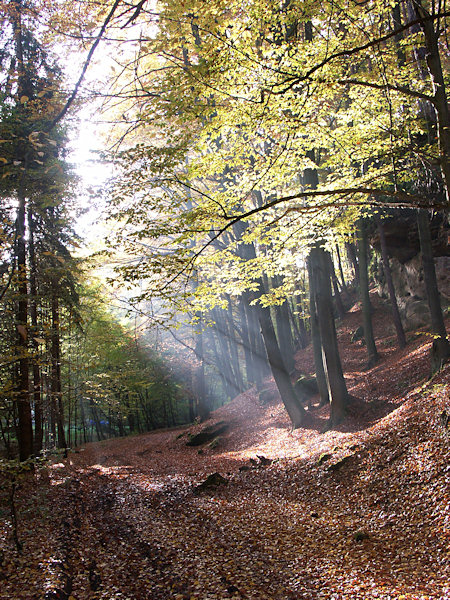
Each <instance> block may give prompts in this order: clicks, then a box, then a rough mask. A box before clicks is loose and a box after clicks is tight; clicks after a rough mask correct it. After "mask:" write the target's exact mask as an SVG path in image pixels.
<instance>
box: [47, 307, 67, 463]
mask: <svg viewBox="0 0 450 600" xmlns="http://www.w3.org/2000/svg"><path fill="white" fill-rule="evenodd" d="M51 390H52V398H53V403H54V406H55V407H56V422H57V424H58V448H64V449H65V450H66V451H67V443H66V435H65V431H64V406H63V399H62V388H61V340H60V327H59V302H58V298H57V297H56V295H53V297H52V385H51Z"/></svg>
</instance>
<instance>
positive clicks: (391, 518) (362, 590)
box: [0, 305, 450, 600]
mask: <svg viewBox="0 0 450 600" xmlns="http://www.w3.org/2000/svg"><path fill="white" fill-rule="evenodd" d="M385 323H386V317H385V315H384V313H383V309H382V307H380V306H379V305H378V307H377V310H376V312H375V315H374V324H375V335H376V338H377V340H378V342H379V343H380V342H383V345H382V350H381V360H380V362H379V363H378V364H377V365H376V366H375V367H373V368H372V369H371V370H370V371H365V370H364V365H365V361H366V356H365V348H364V347H362V346H359V345H357V344H355V343H351V341H350V339H351V335H352V332H353V330H354V329H355V328H356V327H357V325H358V324H359V314H358V313H356V312H353V313H349V314H348V315H347V316H346V317H345V318H344V320H343V323H342V325H341V327H340V331H339V343H340V349H341V353H342V361H343V365H344V371H345V375H346V379H347V382H348V387H349V391H350V393H351V394H352V396H355V397H357V398H358V399H359V400H361V401H363V403H359V404H358V408H357V409H356V410H355V411H354V412H352V413H351V414H350V415H349V416H348V418H347V420H346V421H345V422H344V423H343V424H342V425H341V426H339V427H338V428H336V429H335V430H333V431H328V432H326V433H324V434H323V433H320V432H321V431H322V430H323V427H324V424H325V423H326V419H327V417H328V408H327V407H323V408H319V407H318V405H317V403H316V404H315V405H314V406H313V408H312V410H311V411H309V414H308V418H307V422H306V424H305V427H304V428H299V429H297V430H295V431H292V430H291V429H290V427H289V421H288V418H287V416H286V414H285V411H284V409H283V407H282V405H281V403H280V401H279V400H276V399H275V400H273V401H272V402H270V403H268V404H264V405H263V404H261V403H260V402H259V400H258V395H257V393H256V392H255V390H249V391H247V392H245V393H243V394H241V395H240V396H238V397H237V398H235V399H234V400H233V401H232V402H231V403H230V404H228V405H227V406H224V407H222V408H220V409H218V410H217V411H215V412H214V413H213V414H212V416H211V418H210V419H209V421H207V422H206V423H204V424H201V425H200V424H199V425H193V426H190V427H184V428H183V427H180V428H178V429H176V430H170V431H158V432H153V433H149V434H145V435H140V436H137V437H131V438H122V439H112V440H108V441H105V442H99V443H93V444H88V445H86V446H85V447H84V448H82V449H80V450H79V451H77V452H72V453H70V455H69V458H68V459H66V460H64V461H61V462H55V463H54V464H52V465H50V466H49V467H45V468H40V469H37V470H36V472H35V473H34V474H29V475H28V476H25V477H23V478H22V480H21V482H20V485H19V488H18V490H17V493H16V499H15V504H16V510H17V514H18V536H19V539H20V541H21V543H22V545H23V550H22V553H19V552H18V551H17V549H16V547H15V545H14V542H13V523H12V520H11V515H10V503H9V500H8V498H9V496H8V484H7V482H6V481H3V480H2V481H1V483H2V484H3V485H2V486H1V491H0V493H1V497H0V511H1V513H0V514H1V517H2V518H1V523H0V599H1V600H38V599H39V600H40V599H44V600H51V599H55V600H91V599H104V600H165V599H174V600H213V599H220V600H223V599H226V598H236V599H238V598H245V599H253V600H294V599H298V600H300V599H309V600H313V599H316V598H317V599H322V598H323V599H339V600H341V599H342V600H345V599H375V598H376V599H380V600H394V599H396V600H438V599H439V600H443V599H446V598H450V584H449V581H450V554H449V547H450V544H449V542H450V494H449V491H450V462H449V447H450V432H449V430H448V427H446V426H445V422H444V421H443V419H442V414H447V413H449V412H450V399H449V396H450V383H449V374H450V366H449V365H447V366H446V367H445V368H444V369H443V370H442V371H441V373H439V374H438V375H437V376H435V377H434V378H433V380H432V381H428V379H427V372H428V360H429V359H428V352H429V348H430V345H431V341H430V339H429V337H428V336H427V335H426V334H421V335H413V336H410V337H411V339H410V340H409V343H408V346H407V347H406V348H405V349H403V350H397V349H396V348H395V343H394V340H393V338H389V337H387V336H386V334H385V333H384V328H385ZM380 346H381V344H380ZM312 360H313V359H312V352H311V349H310V348H307V349H306V350H303V351H301V352H299V353H298V354H297V356H296V364H297V370H298V372H302V373H311V372H313V362H312ZM267 385H274V384H273V382H270V381H268V382H267ZM222 421H224V422H226V423H227V424H228V428H227V430H226V431H225V432H224V433H223V434H222V435H221V436H220V440H219V441H218V443H217V445H216V446H215V447H211V446H209V445H206V446H205V447H204V448H203V447H202V451H201V452H200V453H199V450H198V448H196V447H188V446H186V442H187V440H188V437H187V433H190V434H195V433H198V432H199V431H200V430H201V429H202V428H203V427H205V426H206V425H214V424H215V423H219V422H222ZM447 426H448V423H447ZM212 474H218V475H219V476H220V477H221V478H223V481H221V479H220V478H215V480H214V481H215V483H214V484H213V485H210V486H208V485H204V486H203V485H202V484H204V482H205V481H206V480H207V478H208V476H211V475H212Z"/></svg>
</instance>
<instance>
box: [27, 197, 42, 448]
mask: <svg viewBox="0 0 450 600" xmlns="http://www.w3.org/2000/svg"><path fill="white" fill-rule="evenodd" d="M28 236H29V243H28V255H29V259H30V317H31V327H32V331H33V334H32V336H31V344H32V347H33V361H32V365H33V404H34V453H35V454H36V455H38V454H39V452H40V451H41V450H42V441H43V420H42V396H41V369H40V367H39V342H38V341H37V339H36V336H38V333H39V330H38V312H37V275H36V256H35V250H34V222H33V213H32V211H31V208H30V207H29V208H28Z"/></svg>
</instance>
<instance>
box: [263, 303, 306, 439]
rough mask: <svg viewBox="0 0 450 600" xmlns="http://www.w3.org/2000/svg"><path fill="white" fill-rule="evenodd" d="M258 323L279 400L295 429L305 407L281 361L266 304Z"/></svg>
mask: <svg viewBox="0 0 450 600" xmlns="http://www.w3.org/2000/svg"><path fill="white" fill-rule="evenodd" d="M259 323H260V325H261V333H262V336H263V339H264V344H265V347H266V351H267V357H268V359H269V364H270V368H271V370H272V374H273V378H274V379H275V383H276V385H277V388H278V391H279V392H280V396H281V400H282V402H283V404H284V406H285V408H286V411H287V413H288V415H289V418H290V419H291V423H292V427H293V428H294V429H295V428H297V427H300V425H301V424H302V422H303V419H304V415H305V409H304V408H303V406H302V405H301V404H300V401H299V400H298V398H297V396H296V394H295V390H294V387H293V385H292V383H291V380H290V377H289V373H288V372H287V370H286V367H285V365H284V362H283V357H282V355H281V352H280V347H279V346H278V342H277V337H276V335H275V329H274V327H273V323H272V317H271V316H270V309H269V307H267V306H260V309H259Z"/></svg>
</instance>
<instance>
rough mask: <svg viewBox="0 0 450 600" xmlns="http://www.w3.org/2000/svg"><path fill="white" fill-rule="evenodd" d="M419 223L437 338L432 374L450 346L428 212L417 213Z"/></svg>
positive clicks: (449, 354) (434, 329) (426, 286)
mask: <svg viewBox="0 0 450 600" xmlns="http://www.w3.org/2000/svg"><path fill="white" fill-rule="evenodd" d="M417 223H418V226H419V238H420V249H421V253H422V266H423V275H424V280H425V288H426V292H427V299H428V306H429V308H430V316H431V328H432V331H433V333H434V334H435V336H436V338H435V340H434V342H433V347H432V372H435V371H437V370H439V369H440V368H441V366H442V365H443V364H444V363H445V362H446V360H447V359H448V358H449V357H450V344H449V341H448V339H447V331H446V328H445V322H444V317H443V315H442V307H441V301H440V295H439V289H438V285H437V279H436V269H435V266H434V259H433V247H432V245H431V234H430V224H429V220H428V212H427V211H426V210H424V209H420V210H419V211H418V212H417Z"/></svg>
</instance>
